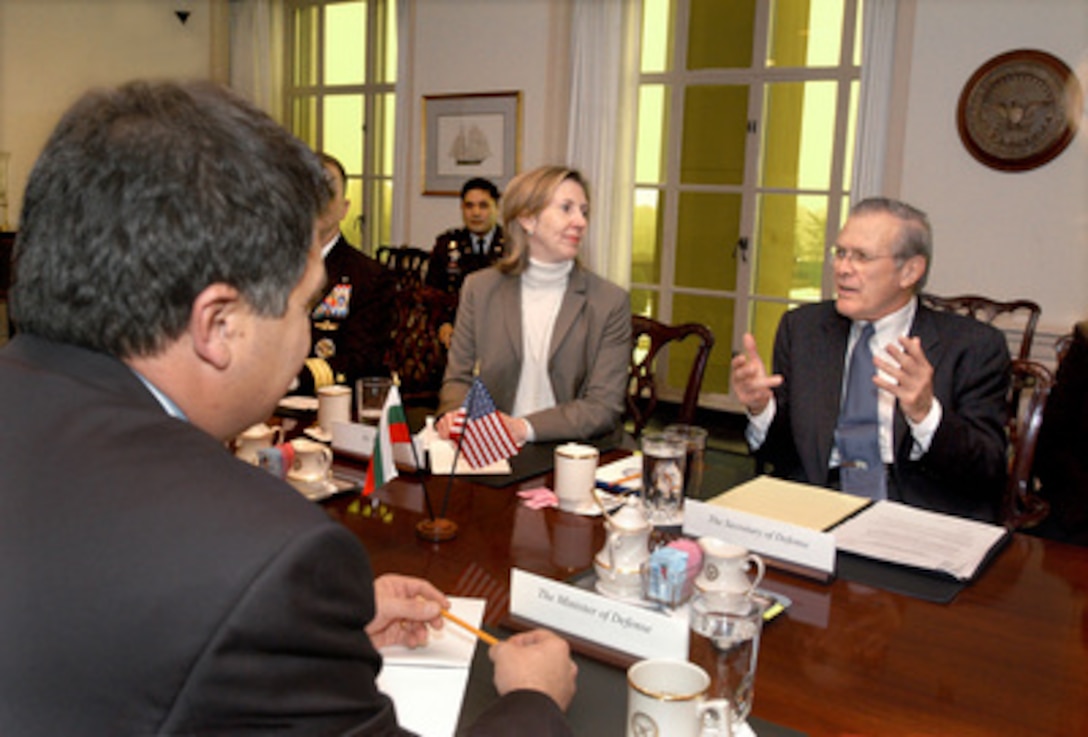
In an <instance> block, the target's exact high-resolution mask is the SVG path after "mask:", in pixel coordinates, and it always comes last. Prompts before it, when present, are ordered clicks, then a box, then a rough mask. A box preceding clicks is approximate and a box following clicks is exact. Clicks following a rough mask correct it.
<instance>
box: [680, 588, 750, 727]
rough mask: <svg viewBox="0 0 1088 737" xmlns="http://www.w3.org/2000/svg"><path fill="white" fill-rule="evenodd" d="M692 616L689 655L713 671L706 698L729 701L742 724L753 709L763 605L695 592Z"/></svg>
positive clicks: (736, 722)
mask: <svg viewBox="0 0 1088 737" xmlns="http://www.w3.org/2000/svg"><path fill="white" fill-rule="evenodd" d="M690 616H691V620H690V621H691V644H690V652H689V658H690V660H691V662H693V663H695V664H696V665H699V666H701V667H702V668H703V670H705V671H706V672H707V673H708V674H710V679H711V684H710V691H709V692H708V694H707V698H710V699H725V700H726V701H728V702H729V711H730V715H731V721H732V723H733V724H734V725H735V726H739V725H740V724H741V723H742V722H743V721H744V720H745V719H747V718H748V715H749V714H750V713H751V711H752V697H753V696H754V695H755V682H756V660H757V657H758V655H759V637H760V633H761V632H762V630H763V606H762V604H761V603H760V602H758V601H756V600H752V599H745V600H743V601H742V602H740V603H738V602H736V601H735V600H731V599H730V598H729V597H724V598H723V597H715V596H714V595H713V594H710V595H707V594H696V595H695V596H694V597H692V599H691V613H690Z"/></svg>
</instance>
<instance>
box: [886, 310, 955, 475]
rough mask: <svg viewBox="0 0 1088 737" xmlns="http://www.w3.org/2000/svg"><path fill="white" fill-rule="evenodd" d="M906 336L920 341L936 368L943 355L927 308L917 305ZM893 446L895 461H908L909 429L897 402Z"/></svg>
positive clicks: (937, 333)
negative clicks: (915, 337)
mask: <svg viewBox="0 0 1088 737" xmlns="http://www.w3.org/2000/svg"><path fill="white" fill-rule="evenodd" d="M907 333H908V335H912V336H917V337H918V338H919V339H920V340H921V341H922V352H923V353H925V355H926V360H927V361H929V364H930V365H931V366H937V365H938V363H939V362H940V360H941V356H942V355H943V353H944V348H943V346H941V335H940V333H939V332H938V331H937V326H936V325H935V324H934V322H933V313H932V312H930V310H929V308H927V307H924V306H923V305H922V304H921V303H919V304H918V309H917V311H916V312H915V313H914V322H913V324H911V326H910V330H908V331H907ZM892 437H893V441H892V442H893V446H894V447H895V458H896V460H897V461H898V460H900V459H903V460H909V459H910V450H911V435H910V429H909V428H908V427H907V418H906V416H905V415H904V414H903V410H901V409H900V408H899V402H896V403H895V415H894V418H893V421H892Z"/></svg>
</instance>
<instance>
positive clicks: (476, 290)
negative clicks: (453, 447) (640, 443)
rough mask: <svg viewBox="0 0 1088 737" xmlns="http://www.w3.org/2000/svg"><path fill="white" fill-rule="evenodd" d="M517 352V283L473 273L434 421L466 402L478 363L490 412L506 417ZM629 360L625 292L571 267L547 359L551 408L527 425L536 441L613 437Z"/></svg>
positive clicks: (495, 273)
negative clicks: (492, 403)
mask: <svg viewBox="0 0 1088 737" xmlns="http://www.w3.org/2000/svg"><path fill="white" fill-rule="evenodd" d="M523 353H524V346H523V345H522V335H521V277H519V276H514V275H508V274H503V273H502V272H500V271H499V270H498V269H494V268H491V269H485V270H483V271H478V272H476V273H475V274H473V275H472V276H470V277H469V278H468V279H467V280H466V281H465V286H464V288H463V289H462V290H461V307H460V310H459V311H458V314H457V324H456V325H455V327H454V330H453V345H451V346H450V354H449V362H448V363H447V364H446V376H445V378H444V379H443V381H442V392H441V395H440V397H439V403H438V412H439V414H442V413H444V412H448V411H450V410H452V409H456V408H458V407H460V406H461V404H462V403H463V402H464V400H465V395H466V394H467V393H468V388H469V386H470V385H471V383H472V371H473V367H474V366H475V365H476V362H477V361H479V363H480V380H481V381H483V383H484V386H486V387H487V390H488V392H489V393H490V394H491V397H492V399H494V400H495V406H496V407H498V408H499V409H500V410H502V411H503V412H507V413H509V412H510V411H511V410H512V409H513V406H514V397H515V396H516V394H517V388H518V380H519V378H520V376H521V362H522V359H523ZM630 360H631V303H630V300H629V299H628V297H627V292H625V291H623V289H621V288H620V287H618V286H616V285H615V284H613V283H612V282H610V281H608V280H606V279H602V278H601V277H599V276H597V275H596V274H594V273H592V272H590V271H586V270H585V269H584V268H582V267H581V266H579V265H577V264H575V266H574V269H573V270H572V271H571V273H570V281H569V283H568V284H567V291H566V293H565V294H564V295H563V302H562V304H561V305H560V307H559V314H558V315H557V316H556V319H555V328H554V330H553V332H552V343H551V349H550V351H549V354H548V374H549V376H550V377H551V383H552V391H553V392H554V393H555V401H556V406H555V407H553V408H551V409H546V410H542V411H540V412H534V413H533V414H531V415H529V417H528V418H527V419H528V420H529V422H530V423H532V426H533V430H534V432H535V433H536V439H537V440H538V441H548V440H571V439H586V438H591V437H594V436H599V435H602V434H605V433H609V432H613V431H614V430H615V429H616V428H617V426H618V424H619V421H620V415H621V414H622V413H623V409H624V396H625V392H626V391H627V371H628V364H629V362H630Z"/></svg>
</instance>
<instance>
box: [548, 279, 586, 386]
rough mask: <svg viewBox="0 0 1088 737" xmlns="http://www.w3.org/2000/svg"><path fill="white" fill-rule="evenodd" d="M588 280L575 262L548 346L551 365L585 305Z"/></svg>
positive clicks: (549, 363)
mask: <svg viewBox="0 0 1088 737" xmlns="http://www.w3.org/2000/svg"><path fill="white" fill-rule="evenodd" d="M587 281H588V280H587V279H586V274H585V272H584V271H582V269H581V267H579V266H578V264H577V263H575V265H574V268H573V269H572V270H571V272H570V282H569V283H568V284H567V291H566V292H565V293H564V294H563V302H562V303H561V304H560V305H559V314H558V315H556V318H555V328H554V329H553V330H552V344H551V346H549V347H548V365H549V366H550V365H551V361H552V358H553V357H554V356H555V354H556V352H557V351H558V350H559V346H561V345H563V340H564V339H565V338H566V337H567V333H568V332H570V329H571V326H573V325H574V320H575V318H577V317H578V315H579V314H580V313H581V312H582V309H583V308H584V307H585V304H586V287H587Z"/></svg>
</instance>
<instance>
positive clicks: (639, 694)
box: [627, 658, 730, 737]
mask: <svg viewBox="0 0 1088 737" xmlns="http://www.w3.org/2000/svg"><path fill="white" fill-rule="evenodd" d="M709 688H710V676H709V675H707V672H706V671H705V670H703V669H702V668H700V667H699V666H697V665H695V664H694V663H689V662H687V661H686V660H669V659H665V658H660V659H652V660H640V661H639V662H637V663H635V664H634V665H632V666H631V667H630V668H628V669H627V737H642V736H643V735H657V737H697V736H698V735H699V734H701V733H702V731H703V723H704V716H705V715H706V716H710V717H711V718H708V719H707V720H706V721H708V722H710V723H711V724H714V725H716V726H717V727H718V734H730V731H729V721H728V720H729V708H728V704H727V703H726V702H725V701H717V700H716V701H707V700H706V694H707V691H708V690H709ZM708 713H709V714H708ZM722 726H724V728H721V727H722Z"/></svg>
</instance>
